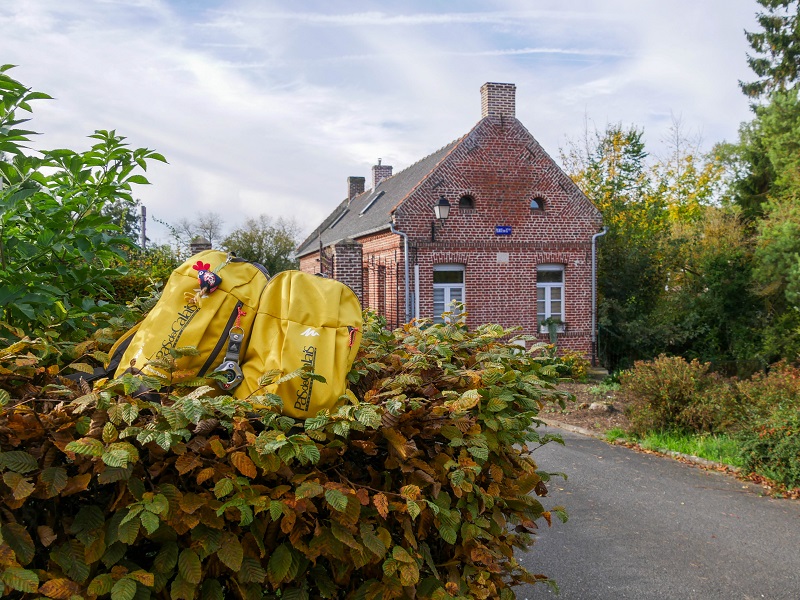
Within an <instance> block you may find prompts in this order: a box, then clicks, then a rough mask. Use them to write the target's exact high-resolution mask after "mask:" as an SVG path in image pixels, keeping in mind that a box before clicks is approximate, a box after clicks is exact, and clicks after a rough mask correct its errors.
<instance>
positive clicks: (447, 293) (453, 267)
mask: <svg viewBox="0 0 800 600" xmlns="http://www.w3.org/2000/svg"><path fill="white" fill-rule="evenodd" d="M437 271H438V272H442V271H449V272H453V271H457V272H460V273H461V283H434V284H433V289H434V290H442V291H443V292H444V304H443V310H441V311H438V314H437V310H436V302H435V301H434V303H433V322H434V323H444V322H445V320H444V319H443V318H442V313H443V312H448V311H450V310H451V309H452V308H453V307H452V306H451V305H450V304H451V302H453V293H452V292H453V290H454V289H460V290H461V299H460V300H458V302H461V303H462V304H466V301H467V287H466V268H465V265H459V264H441V265H433V272H434V273H436V272H437ZM435 295H436V294H435V292H434V296H435ZM456 317H458V314H457V313H455V312H453V316H452V317H449V319H452V318H456Z"/></svg>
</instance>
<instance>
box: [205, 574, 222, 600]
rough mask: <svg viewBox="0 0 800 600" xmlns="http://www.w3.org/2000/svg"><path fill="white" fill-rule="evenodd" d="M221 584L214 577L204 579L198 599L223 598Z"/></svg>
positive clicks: (220, 599)
mask: <svg viewBox="0 0 800 600" xmlns="http://www.w3.org/2000/svg"><path fill="white" fill-rule="evenodd" d="M224 598H225V595H224V593H223V589H222V585H221V584H220V582H219V581H218V580H216V579H206V580H205V581H203V587H201V588H200V600H224Z"/></svg>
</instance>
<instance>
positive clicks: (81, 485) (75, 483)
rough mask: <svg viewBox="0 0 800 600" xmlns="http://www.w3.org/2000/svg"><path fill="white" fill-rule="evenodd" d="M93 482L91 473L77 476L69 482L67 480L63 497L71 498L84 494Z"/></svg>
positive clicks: (62, 493)
mask: <svg viewBox="0 0 800 600" xmlns="http://www.w3.org/2000/svg"><path fill="white" fill-rule="evenodd" d="M91 481H92V474H91V473H84V474H83V475H76V476H75V477H70V478H69V480H67V487H65V488H64V489H63V491H62V492H61V495H62V496H71V495H72V494H77V493H79V492H82V491H84V490H85V489H86V488H88V487H89V483H90V482H91Z"/></svg>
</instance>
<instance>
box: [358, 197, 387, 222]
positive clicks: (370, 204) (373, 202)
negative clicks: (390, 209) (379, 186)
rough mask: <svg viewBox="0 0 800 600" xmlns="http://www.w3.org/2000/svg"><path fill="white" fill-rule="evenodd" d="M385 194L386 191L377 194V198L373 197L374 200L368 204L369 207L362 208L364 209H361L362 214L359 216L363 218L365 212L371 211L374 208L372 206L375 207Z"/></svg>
mask: <svg viewBox="0 0 800 600" xmlns="http://www.w3.org/2000/svg"><path fill="white" fill-rule="evenodd" d="M385 193H386V192H385V191H384V190H381V191H380V192H378V193H377V194H375V196H373V197H372V200H370V201H369V203H367V205H366V206H365V207H364V208H362V209H361V212H360V213H358V216H359V217H360V216H361V215H363V214H364V213H365V212H367V211H368V210H369V209H370V208H371V207H372V205H373V204H375V202H376V201H377V200H378V198H380V197H381V196H383V195H384V194H385Z"/></svg>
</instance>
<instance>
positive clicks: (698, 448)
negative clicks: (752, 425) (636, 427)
mask: <svg viewBox="0 0 800 600" xmlns="http://www.w3.org/2000/svg"><path fill="white" fill-rule="evenodd" d="M609 433H610V432H609ZM637 441H638V443H639V445H640V446H641V447H642V448H644V449H646V450H655V451H664V450H669V451H672V452H680V453H681V454H689V455H691V456H698V457H700V458H705V459H706V460H711V461H714V462H718V463H722V464H725V465H731V466H734V467H741V466H742V465H743V461H742V457H741V454H740V443H739V442H737V440H736V439H734V438H733V437H730V436H727V435H724V434H717V435H710V434H696V435H691V434H685V433H676V432H674V431H663V432H650V433H648V434H647V435H645V436H643V437H641V438H639V439H638V440H637Z"/></svg>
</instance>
